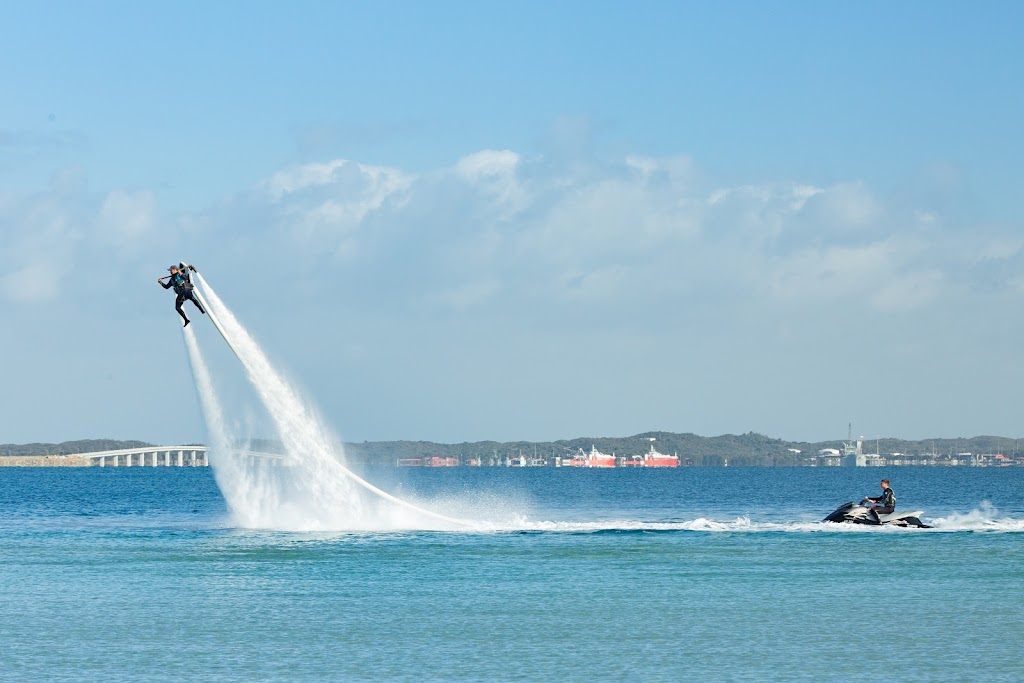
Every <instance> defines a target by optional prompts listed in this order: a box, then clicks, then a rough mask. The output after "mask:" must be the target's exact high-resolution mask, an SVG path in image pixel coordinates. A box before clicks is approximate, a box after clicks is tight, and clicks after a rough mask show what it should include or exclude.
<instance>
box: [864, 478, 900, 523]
mask: <svg viewBox="0 0 1024 683" xmlns="http://www.w3.org/2000/svg"><path fill="white" fill-rule="evenodd" d="M881 486H882V495H880V496H876V497H874V498H872V497H870V496H865V498H866V499H867V500H870V501H871V502H872V503H874V505H872V506H871V513H872V514H873V515H874V516H875V518H876V519H877V518H878V516H879V515H888V514H891V513H893V512H895V511H896V494H895V493H893V492H892V489H891V488H889V480H888V479H883V480H882V483H881ZM879 503H880V504H879Z"/></svg>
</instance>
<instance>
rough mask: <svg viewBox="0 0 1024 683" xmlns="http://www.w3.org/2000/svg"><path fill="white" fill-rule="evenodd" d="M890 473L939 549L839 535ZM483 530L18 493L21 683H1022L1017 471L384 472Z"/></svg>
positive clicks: (104, 478)
mask: <svg viewBox="0 0 1024 683" xmlns="http://www.w3.org/2000/svg"><path fill="white" fill-rule="evenodd" d="M883 475H888V476H889V477H890V478H891V479H892V480H893V481H892V484H893V488H894V489H895V491H896V493H897V496H898V504H899V509H901V510H911V509H913V510H922V511H923V513H924V514H923V518H924V520H925V521H926V522H928V523H931V524H934V525H935V527H936V528H935V529H928V530H914V529H890V528H881V529H879V528H864V527H852V526H846V525H830V524H822V523H821V522H820V520H821V518H823V517H824V516H825V515H826V514H827V513H829V512H831V511H832V510H833V509H835V508H836V507H838V506H839V505H840V504H841V503H844V502H846V501H848V500H853V499H859V498H860V497H861V496H863V495H865V494H872V495H875V494H877V492H878V479H879V478H880V477H881V476H883ZM364 476H365V477H366V478H367V479H368V480H369V481H370V482H372V483H374V484H376V485H379V486H381V487H382V488H383V489H385V490H386V491H388V492H390V493H393V494H396V495H398V496H400V497H403V498H405V499H408V500H411V501H413V502H415V503H416V504H419V505H422V506H424V507H427V508H428V509H431V510H435V511H438V512H441V513H443V514H445V515H450V516H453V517H457V518H459V519H465V520H467V521H469V522H470V525H469V526H468V527H464V528H463V527H459V528H452V529H450V530H433V531H423V530H415V529H396V530H391V531H380V530H378V531H365V532H362V531H345V532H329V531H280V530H267V529H256V528H245V527H244V526H243V525H240V524H239V522H238V519H237V517H236V515H234V514H233V513H232V511H231V510H229V508H228V505H227V503H226V502H225V496H224V495H222V494H221V491H220V489H219V488H218V485H217V483H216V481H215V479H214V476H213V472H212V471H211V470H210V469H206V468H195V469H190V468H184V469H179V468H163V467H161V468H141V467H134V468H104V469H100V468H87V469H57V468H54V469H5V470H2V471H0V615H2V617H0V680H4V681H44V680H45V681H97V680H102V681H549V680H551V681H556V680H557V681H565V680H569V681H690V680H693V681H776V680H777V681H849V680H854V679H868V678H883V679H888V680H897V681H976V680H985V681H1021V680H1024V646H1022V642H1024V600H1022V599H1021V595H1022V594H1024V533H1022V532H1024V469H995V468H988V469H985V468H949V469H939V468H893V469H890V470H887V471H884V472H882V471H879V470H875V469H873V468H849V469H841V468H835V469H833V468H819V469H815V468H794V469H781V468H780V469H742V468H728V469H702V468H690V469H687V468H683V469H677V470H668V469H663V470H577V469H540V468H538V469H514V468H511V469H505V468H494V469H490V468H484V469H474V468H444V469H441V468H439V469H381V470H371V471H368V472H365V473H364Z"/></svg>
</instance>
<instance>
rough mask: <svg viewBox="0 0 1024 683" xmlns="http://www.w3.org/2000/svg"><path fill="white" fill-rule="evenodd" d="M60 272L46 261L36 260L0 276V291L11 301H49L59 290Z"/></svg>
mask: <svg viewBox="0 0 1024 683" xmlns="http://www.w3.org/2000/svg"><path fill="white" fill-rule="evenodd" d="M60 279H61V272H60V271H59V269H58V268H57V266H56V265H55V264H53V263H51V262H47V261H36V262H33V263H29V264H27V265H25V266H24V267H22V268H20V269H18V270H16V271H14V272H11V273H8V274H7V275H4V276H3V277H2V278H0V291H2V292H3V294H4V296H5V297H7V298H8V299H10V300H11V301H16V302H19V303H29V304H30V303H39V302H43V301H49V300H51V299H54V298H55V297H56V296H57V293H58V292H59V290H60Z"/></svg>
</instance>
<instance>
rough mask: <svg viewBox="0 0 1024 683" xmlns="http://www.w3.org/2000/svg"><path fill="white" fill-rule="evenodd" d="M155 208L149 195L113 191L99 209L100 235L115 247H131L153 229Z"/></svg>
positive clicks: (151, 196) (153, 201) (151, 195)
mask: <svg viewBox="0 0 1024 683" xmlns="http://www.w3.org/2000/svg"><path fill="white" fill-rule="evenodd" d="M154 208H155V199H154V196H153V193H152V192H149V191H143V192H127V191H125V190H114V191H112V192H110V193H108V194H107V196H106V197H105V198H104V199H103V203H102V204H101V205H100V211H99V225H98V227H99V232H100V233H101V234H102V235H104V236H105V238H106V239H107V241H109V242H111V243H113V244H115V245H119V246H125V245H128V244H131V243H133V242H135V241H136V240H139V239H141V238H143V237H145V236H146V235H147V234H148V233H149V232H150V231H151V230H152V229H153V225H154Z"/></svg>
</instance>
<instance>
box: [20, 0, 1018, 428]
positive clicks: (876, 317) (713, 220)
mask: <svg viewBox="0 0 1024 683" xmlns="http://www.w3.org/2000/svg"><path fill="white" fill-rule="evenodd" d="M633 4H634V5H635V3H633ZM3 15H4V16H3V19H2V21H0V60H2V62H0V63H2V64H3V66H4V72H5V79H4V80H5V85H4V89H3V91H4V92H3V96H2V101H3V107H2V109H0V111H2V116H0V250H2V251H0V253H2V254H3V258H4V262H5V266H4V270H3V274H2V275H0V312H2V314H3V317H4V321H5V323H6V325H5V327H6V328H7V331H5V333H4V334H3V335H2V339H0V352H2V353H3V357H4V358H5V363H4V369H5V372H4V375H5V380H6V381H5V382H4V385H5V387H6V388H7V391H6V392H5V396H4V398H3V399H2V400H0V401H2V402H0V412H2V414H3V415H4V416H5V417H4V419H3V421H2V422H0V427H2V430H0V432H2V433H0V441H32V440H63V439H72V438H86V437H101V436H107V437H115V438H141V439H147V440H154V441H187V440H202V439H204V438H205V434H204V430H203V426H202V420H201V416H200V415H199V413H198V408H197V402H196V400H195V396H194V392H193V390H192V388H191V380H190V377H189V374H188V368H187V365H186V361H185V356H184V353H183V350H182V343H181V339H180V334H179V333H178V331H177V329H176V325H177V318H176V316H175V314H174V311H173V308H172V301H171V298H170V295H168V294H167V293H165V292H163V291H162V290H160V289H159V288H157V287H156V286H155V283H154V282H153V280H154V279H155V277H156V276H157V275H160V274H161V273H162V272H163V271H164V269H165V268H166V266H167V264H168V263H170V262H171V261H173V260H175V259H177V258H186V259H189V260H192V261H193V262H194V263H196V264H197V265H199V266H200V267H201V269H202V270H203V272H204V274H205V275H206V277H207V278H208V279H209V280H210V282H211V283H212V284H214V286H215V287H217V288H218V291H219V292H220V293H221V294H222V295H223V296H224V297H225V299H226V301H227V302H228V303H229V305H231V306H232V307H233V309H234V310H235V312H236V313H237V314H238V315H239V317H240V319H241V320H242V321H243V322H245V323H246V324H248V325H249V326H250V327H251V328H252V330H253V332H254V333H255V335H256V337H257V338H258V339H259V340H261V341H262V342H263V343H264V344H265V345H266V346H267V348H268V349H269V351H270V352H271V354H272V356H273V357H274V358H275V359H277V360H278V361H279V362H280V363H281V364H282V365H283V366H284V367H286V368H287V369H288V371H289V373H290V374H291V376H292V377H294V378H295V379H296V380H297V382H298V383H299V384H300V385H302V386H303V387H304V388H305V389H306V390H307V392H308V393H309V395H310V396H311V397H312V398H313V399H314V400H315V401H316V402H317V403H318V405H319V406H320V409H321V410H322V412H323V413H324V415H325V417H326V418H327V419H328V421H329V422H330V423H331V424H333V425H334V426H335V428H336V429H337V430H338V432H339V433H340V434H341V435H342V436H343V437H344V438H346V439H352V440H362V439H390V438H423V439H433V440H443V441H461V440H475V439H484V438H494V439H517V438H525V439H549V438H562V437H572V436H578V435H624V434H630V433H635V432H639V431H644V430H648V429H665V430H671V431H694V432H697V433H701V434H709V435H710V434H718V433H725V432H744V431H748V430H754V431H761V432H765V433H768V434H772V435H777V436H781V437H786V438H794V439H797V438H800V439H804V438H806V439H815V440H817V439H825V438H830V437H833V436H842V435H843V432H844V431H845V425H846V422H847V421H849V420H852V421H853V422H854V423H855V428H856V429H857V430H858V431H862V432H863V433H865V434H866V435H868V436H875V435H883V436H884V435H892V436H905V437H928V436H969V435H973V434H977V433H997V434H1001V435H1007V436H1015V435H1019V434H1020V433H1021V430H1020V427H1019V424H1020V422H1019V410H1018V408H1017V402H1016V401H1017V399H1016V387H1017V386H1019V384H1020V382H1021V380H1022V379H1024V364H1022V363H1021V361H1020V359H1019V352H1018V348H1017V344H1016V340H1017V339H1019V338H1020V336H1021V332H1022V331H1024V330H1022V329H1021V324H1020V323H1019V322H1018V320H1017V318H1018V317H1019V316H1018V315H1017V312H1018V311H1019V310H1020V305H1021V303H1022V299H1024V276H1022V275H1021V268H1020V266H1021V265H1022V263H1024V232H1022V227H1024V226H1022V220H1021V213H1020V209H1019V204H1018V202H1017V196H1018V195H1019V190H1018V189H1017V188H1019V187H1020V185H1021V182H1022V180H1024V178H1022V172H1021V164H1020V162H1019V160H1020V158H1021V153H1022V151H1024V150H1022V149H1021V148H1022V140H1024V136H1022V135H1021V134H1020V121H1021V120H1024V101H1022V97H1024V96H1022V94H1021V89H1020V87H1019V86H1020V83H1021V82H1024V78H1022V77H1024V59H1022V52H1021V48H1020V46H1019V43H1020V40H1019V36H1020V32H1021V28H1022V26H1024V10H1022V9H1021V7H1020V5H1019V4H1018V3H997V2H991V3H984V4H980V5H969V4H967V3H923V2H922V3H911V2H908V3H897V4H895V5H894V4H892V3H881V2H878V3H858V4H853V3H810V2H808V3H800V2H793V3H785V4H768V3H728V4H724V3H723V4H712V3H644V4H641V5H640V6H639V7H637V6H630V4H627V3H539V2H537V3H504V4H499V3H478V4H471V3H455V2H453V3H401V2H391V3H358V4H357V3H348V4H344V3H298V4H296V5H294V6H285V5H284V4H281V3H262V4H261V3H215V4H213V5H211V6H200V5H199V4H189V3H162V4H161V3H145V4H141V3H127V2H126V3H90V4H82V3H56V4H47V5H45V6H41V5H35V4H31V3H24V4H9V5H8V6H7V7H5V9H4V10H3ZM179 255H181V256H179ZM206 331H207V332H208V331H209V330H206ZM217 344H218V341H217V339H215V338H213V337H212V336H209V337H207V338H206V339H204V348H207V349H208V350H209V352H210V353H211V354H214V355H216V354H217V353H219V352H220V350H219V349H218V346H217ZM221 364H222V365H221V367H222V375H223V376H224V377H225V382H230V381H231V380H230V379H229V378H230V376H231V372H232V371H231V368H230V367H229V366H230V359H227V358H222V359H221ZM237 393H238V396H239V399H238V401H239V405H240V406H242V404H244V403H245V399H244V398H242V396H243V394H244V391H243V390H241V389H239V390H238V392H237ZM248 410H250V409H249V408H248V407H240V408H239V411H240V412H247V411H248ZM253 420H254V423H256V424H257V426H255V427H254V430H255V431H258V430H259V428H258V423H259V420H258V419H257V418H253Z"/></svg>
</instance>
